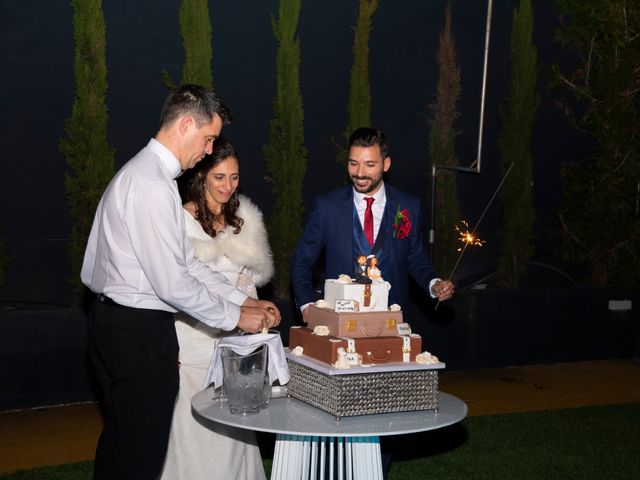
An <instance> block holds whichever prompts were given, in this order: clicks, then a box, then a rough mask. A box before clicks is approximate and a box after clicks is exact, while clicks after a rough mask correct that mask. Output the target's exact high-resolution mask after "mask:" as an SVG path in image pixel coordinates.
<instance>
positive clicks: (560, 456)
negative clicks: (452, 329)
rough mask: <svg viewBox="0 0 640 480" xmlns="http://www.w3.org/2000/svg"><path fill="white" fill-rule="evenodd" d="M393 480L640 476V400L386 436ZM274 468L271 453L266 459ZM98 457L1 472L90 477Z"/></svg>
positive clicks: (30, 478) (73, 479) (61, 479)
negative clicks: (66, 463)
mask: <svg viewBox="0 0 640 480" xmlns="http://www.w3.org/2000/svg"><path fill="white" fill-rule="evenodd" d="M382 445H383V450H384V451H388V452H391V453H392V459H393V461H392V464H391V470H390V472H389V477H390V480H402V479H411V480H419V479H429V480H453V479H456V480H457V479H465V480H467V479H477V480H481V479H487V480H488V479H491V480H495V479H514V480H533V479H562V480H571V479H580V480H589V479H607V480H618V479H619V480H629V479H635V478H640V404H638V403H634V404H627V405H616V406H602V407H585V408H574V409H565V410H550V411H543V412H533V413H519V414H502V415H492V416H485V417H470V418H467V419H465V420H464V421H463V422H462V423H460V424H457V425H453V426H451V427H448V428H444V429H441V430H436V431H432V432H423V433H419V434H412V435H404V436H399V437H385V438H383V444H382ZM265 467H266V470H267V474H268V472H269V471H270V470H271V468H270V467H271V460H270V459H265ZM91 474H92V462H82V463H76V464H70V465H62V466H59V467H47V468H38V469H34V470H27V471H23V472H18V473H14V474H10V475H4V476H0V480H85V479H87V480H88V479H90V478H91Z"/></svg>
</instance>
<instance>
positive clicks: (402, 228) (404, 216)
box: [393, 205, 413, 240]
mask: <svg viewBox="0 0 640 480" xmlns="http://www.w3.org/2000/svg"><path fill="white" fill-rule="evenodd" d="M412 226H413V225H412V223H411V219H410V218H409V211H408V210H401V209H400V205H398V211H397V212H396V216H395V218H394V222H393V238H397V239H399V240H402V239H403V238H407V237H408V236H409V232H411V227H412Z"/></svg>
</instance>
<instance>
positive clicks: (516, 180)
mask: <svg viewBox="0 0 640 480" xmlns="http://www.w3.org/2000/svg"><path fill="white" fill-rule="evenodd" d="M532 34H533V10H532V8H531V0H520V5H519V7H516V8H514V11H513V24H512V28H511V55H510V58H511V86H510V89H509V98H508V101H507V108H506V111H501V117H502V130H501V132H500V136H499V138H498V145H499V147H500V154H501V162H500V166H501V170H502V174H503V175H504V174H505V173H506V171H507V170H508V168H509V166H510V165H511V163H512V162H513V164H514V165H513V169H512V171H511V172H510V174H509V178H508V179H507V180H506V181H505V183H504V185H503V188H502V190H501V191H500V200H501V203H502V212H503V213H502V226H501V229H500V230H501V232H500V247H501V253H500V258H499V260H498V275H497V278H498V284H499V285H501V286H503V287H511V288H513V287H517V286H518V285H520V284H521V282H522V281H523V280H524V279H525V278H526V275H527V267H528V265H529V260H530V259H531V257H532V256H533V250H534V249H533V224H534V222H535V209H534V206H533V157H532V155H531V132H532V130H533V124H534V122H535V119H536V115H537V112H538V105H539V104H540V96H539V95H538V94H537V93H536V81H537V79H538V54H537V50H536V48H535V47H534V46H533V43H532Z"/></svg>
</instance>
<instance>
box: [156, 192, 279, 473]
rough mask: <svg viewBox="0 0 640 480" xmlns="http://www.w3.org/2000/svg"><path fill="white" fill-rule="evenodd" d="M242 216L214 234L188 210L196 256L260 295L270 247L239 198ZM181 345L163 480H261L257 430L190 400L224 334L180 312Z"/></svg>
mask: <svg viewBox="0 0 640 480" xmlns="http://www.w3.org/2000/svg"><path fill="white" fill-rule="evenodd" d="M238 216H240V217H241V218H243V219H244V224H243V226H242V230H241V232H240V233H239V234H237V235H235V234H233V230H232V229H231V228H229V227H227V228H226V229H225V230H224V231H223V232H221V233H219V234H218V235H216V237H215V238H211V237H209V236H208V235H207V234H206V233H205V232H204V230H202V227H201V226H200V224H199V223H198V222H197V221H196V220H195V219H194V218H193V217H192V216H191V214H190V213H188V212H186V211H185V221H186V229H187V235H188V237H189V239H190V240H191V243H192V245H193V247H194V252H195V254H196V257H198V258H199V259H201V260H202V261H203V262H205V263H206V264H207V265H208V266H209V267H211V268H212V269H213V270H215V271H218V272H220V273H223V274H224V275H225V276H226V277H227V278H228V279H229V281H230V282H232V283H234V284H236V285H237V286H238V288H240V289H241V290H243V291H245V293H247V294H248V295H250V296H252V297H254V298H256V289H255V287H256V285H258V286H261V285H263V284H265V283H267V282H268V280H269V279H270V278H271V276H272V274H273V262H272V259H271V251H270V249H269V244H268V241H267V234H266V229H265V228H264V223H263V221H262V214H261V213H260V211H259V210H258V209H257V207H256V206H255V205H253V204H252V203H251V202H250V201H249V200H248V199H247V198H246V197H243V196H240V207H239V209H238ZM176 333H177V335H178V342H179V344H180V357H179V358H180V390H179V392H178V398H177V400H176V406H175V409H174V413H173V420H172V424H171V434H170V436H169V446H168V449H167V457H166V460H165V465H164V470H163V472H162V475H161V477H160V478H161V479H162V480H205V479H206V480H213V479H221V480H222V479H224V480H260V479H264V478H265V473H264V468H263V465H262V458H261V456H260V451H259V449H258V446H257V443H256V437H255V433H254V432H252V431H250V430H243V429H236V428H232V427H228V426H226V425H222V424H218V423H215V422H211V421H207V420H205V419H202V418H200V417H198V418H196V417H194V415H193V414H192V412H191V398H192V397H193V396H194V395H195V394H196V393H197V392H199V391H200V390H202V389H203V388H204V385H203V382H204V378H205V375H206V373H207V369H208V367H209V362H210V360H211V355H212V354H213V350H214V348H215V345H216V344H217V342H218V340H219V338H220V337H221V336H222V335H223V334H224V332H222V331H220V330H217V329H215V328H212V327H209V326H207V325H205V324H204V323H202V322H198V321H197V320H195V319H193V318H191V317H189V316H187V315H185V314H182V313H178V314H176Z"/></svg>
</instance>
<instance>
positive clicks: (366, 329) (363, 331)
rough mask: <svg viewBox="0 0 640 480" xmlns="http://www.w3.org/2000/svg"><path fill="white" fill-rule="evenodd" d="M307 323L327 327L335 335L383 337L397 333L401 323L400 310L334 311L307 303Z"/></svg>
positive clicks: (310, 325)
mask: <svg viewBox="0 0 640 480" xmlns="http://www.w3.org/2000/svg"><path fill="white" fill-rule="evenodd" d="M308 308H309V312H308V315H307V325H308V326H309V327H310V328H311V329H313V327H317V326H320V325H324V326H326V327H328V328H329V335H333V336H335V337H351V338H358V337H384V336H392V335H397V334H398V324H400V323H402V312H401V311H395V312H391V311H383V312H356V313H354V312H341V313H338V312H335V311H333V310H331V309H328V308H319V307H316V306H315V305H309V307H308Z"/></svg>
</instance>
